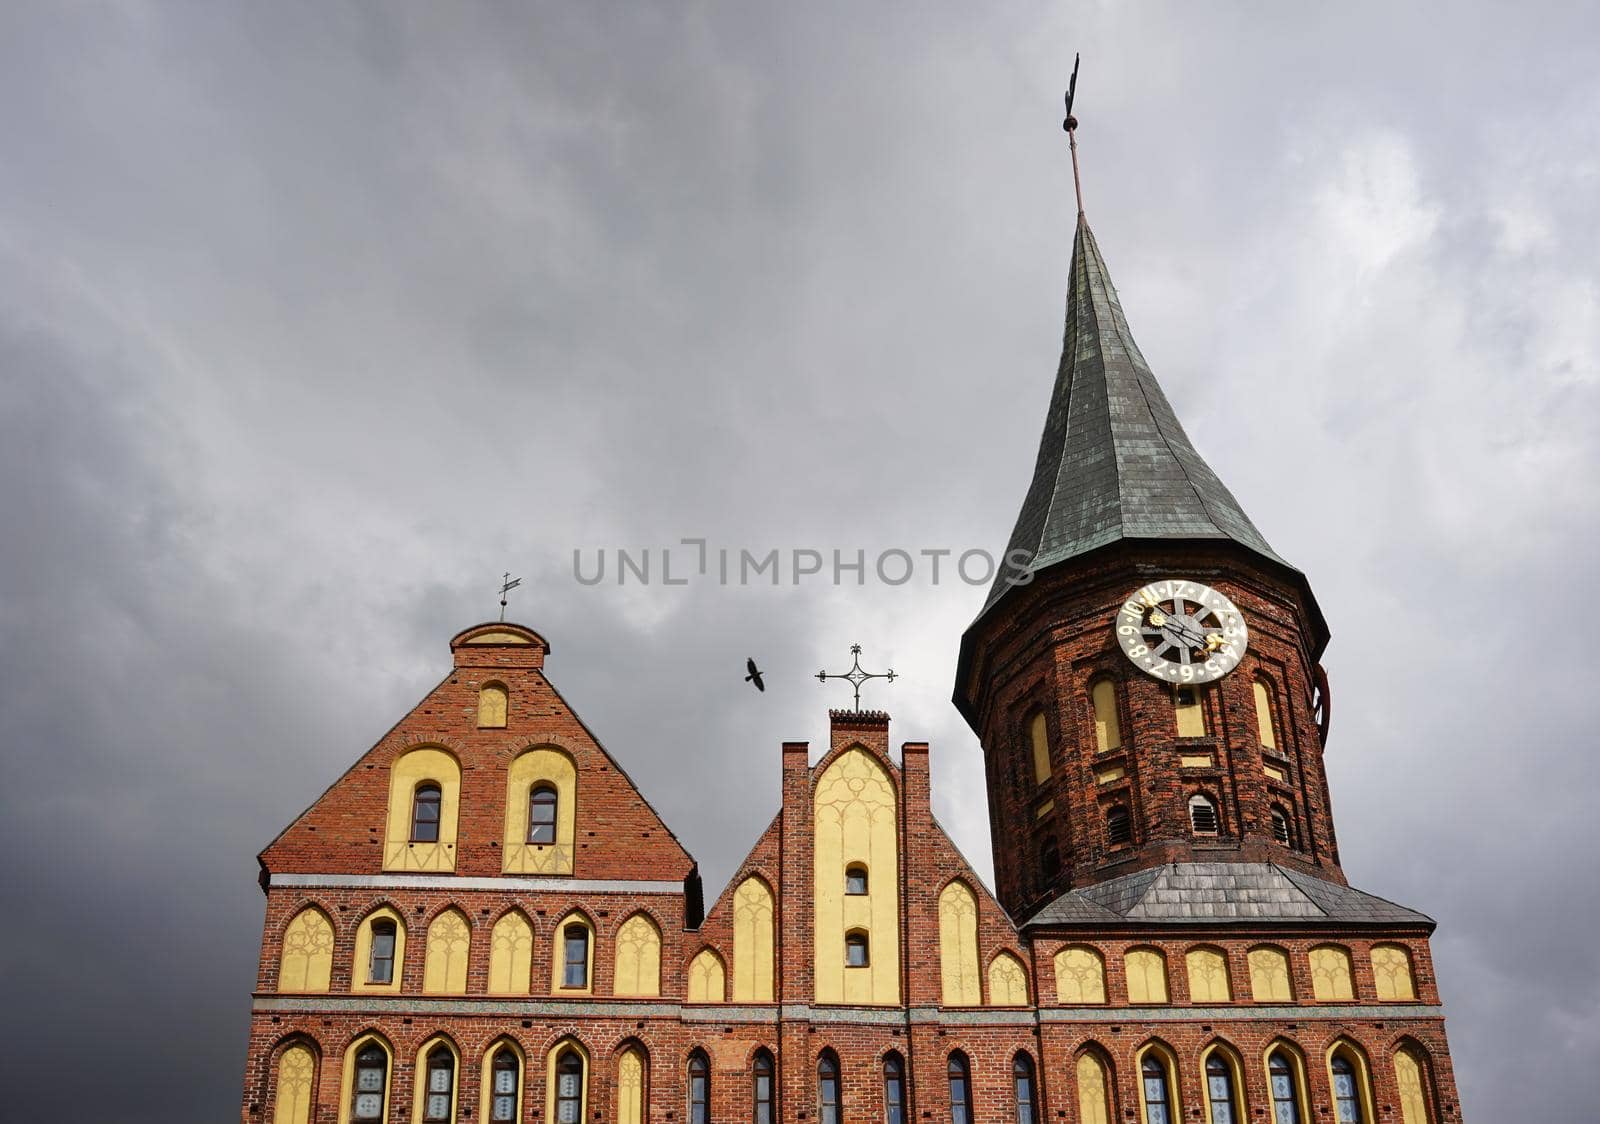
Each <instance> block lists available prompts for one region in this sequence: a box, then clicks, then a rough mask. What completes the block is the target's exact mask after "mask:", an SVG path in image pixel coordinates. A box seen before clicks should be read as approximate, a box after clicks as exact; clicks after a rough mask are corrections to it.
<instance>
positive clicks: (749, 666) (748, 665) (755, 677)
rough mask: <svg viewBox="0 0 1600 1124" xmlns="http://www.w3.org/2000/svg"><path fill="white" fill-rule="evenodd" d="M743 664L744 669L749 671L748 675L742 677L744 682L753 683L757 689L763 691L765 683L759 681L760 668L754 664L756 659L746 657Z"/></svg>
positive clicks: (765, 687)
mask: <svg viewBox="0 0 1600 1124" xmlns="http://www.w3.org/2000/svg"><path fill="white" fill-rule="evenodd" d="M744 666H745V670H747V671H748V672H750V674H749V675H746V676H745V677H744V681H745V682H746V683H754V684H755V685H756V690H758V691H765V690H766V689H767V685H766V684H765V683H763V682H762V681H761V669H760V668H758V667H757V666H756V661H755V660H749V659H747V660H745V661H744Z"/></svg>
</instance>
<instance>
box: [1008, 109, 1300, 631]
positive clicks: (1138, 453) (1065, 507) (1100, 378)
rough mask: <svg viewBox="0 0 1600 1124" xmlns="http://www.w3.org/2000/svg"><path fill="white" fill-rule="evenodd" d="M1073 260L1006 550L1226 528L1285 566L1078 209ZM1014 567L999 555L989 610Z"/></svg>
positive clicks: (1045, 563)
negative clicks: (1178, 405)
mask: <svg viewBox="0 0 1600 1124" xmlns="http://www.w3.org/2000/svg"><path fill="white" fill-rule="evenodd" d="M1069 122H1070V118H1069ZM1071 123H1073V124H1075V122H1071ZM1071 133H1072V129H1070V128H1069V129H1068V134H1069V136H1070V135H1071ZM1071 272H1072V284H1071V288H1070V290H1069V291H1068V294H1067V324H1066V338H1065V340H1064V342H1063V345H1062V352H1061V366H1060V369H1059V370H1058V372H1057V374H1056V384H1055V390H1054V392H1053V394H1052V395H1051V398H1050V412H1049V414H1048V415H1047V416H1046V417H1045V424H1044V436H1043V437H1042V438H1041V439H1040V441H1039V457H1038V460H1037V462H1036V463H1035V465H1034V470H1033V482H1032V483H1031V484H1030V485H1029V487H1028V494H1027V497H1026V498H1025V499H1024V500H1023V502H1022V511H1021V512H1020V513H1019V514H1018V516H1017V524H1016V528H1015V529H1014V530H1013V531H1012V532H1011V541H1010V543H1009V544H1008V546H1007V557H1013V555H1012V554H1011V552H1012V551H1022V552H1023V553H1024V554H1026V555H1029V556H1031V557H1032V559H1033V561H1032V563H1031V564H1030V565H1029V566H1028V569H1029V570H1030V571H1032V572H1038V571H1040V570H1043V569H1045V568H1047V567H1049V566H1052V565H1054V564H1055V563H1057V562H1061V561H1064V560H1066V559H1068V558H1072V557H1075V556H1077V555H1080V554H1086V553H1088V552H1089V551H1091V550H1094V549H1095V548H1097V547H1101V546H1105V545H1106V544H1108V543H1112V542H1116V541H1117V540H1119V539H1231V540H1233V541H1234V542H1237V543H1239V544H1240V545H1241V546H1244V547H1247V548H1249V549H1250V550H1252V551H1254V552H1255V553H1257V554H1259V555H1261V556H1263V557H1264V558H1267V559H1269V560H1271V561H1272V562H1275V563H1277V564H1278V565H1281V566H1288V563H1286V562H1284V560H1283V559H1282V558H1280V557H1278V555H1277V554H1276V553H1275V552H1274V551H1273V549H1272V547H1270V546H1268V545H1267V541H1266V539H1264V538H1263V537H1262V536H1261V532H1259V531H1257V530H1256V528H1255V525H1254V524H1253V523H1251V522H1250V519H1249V517H1248V516H1246V515H1245V513H1244V511H1243V510H1242V509H1241V508H1240V507H1239V503H1238V501H1237V500H1235V499H1234V498H1233V495H1232V493H1230V492H1229V491H1228V489H1227V488H1226V487H1225V486H1224V485H1223V483H1222V481H1221V480H1219V479H1218V478H1217V474H1216V473H1215V472H1213V471H1212V470H1211V466H1210V465H1208V464H1206V462H1205V461H1204V460H1203V459H1201V457H1200V454H1199V453H1197V452H1195V449H1194V446H1193V445H1192V444H1190V442H1189V437H1188V434H1186V433H1184V431H1183V426H1182V425H1180V424H1179V423H1178V418H1177V415H1175V414H1174V413H1173V412H1172V406H1171V404H1170V403H1168V401H1167V396H1166V395H1165V394H1164V393H1162V390H1161V386H1160V384H1158V383H1157V382H1156V377H1155V375H1154V374H1152V373H1151V371H1150V366H1149V364H1148V363H1146V362H1145V359H1144V356H1143V355H1142V354H1140V352H1139V345H1138V344H1136V343H1135V342H1134V340H1133V335H1132V333H1131V332H1130V331H1129V330H1128V322H1127V320H1126V319H1125V318H1124V316H1123V314H1122V304H1121V302H1120V301H1119V300H1118V299H1117V290H1116V289H1115V288H1114V287H1113V286H1112V284H1111V275H1110V273H1109V272H1108V271H1107V269H1106V263H1105V260H1104V259H1103V258H1102V257H1101V256H1100V247H1099V246H1098V245H1097V244H1096V243H1095V238H1094V233H1093V232H1092V231H1091V230H1090V229H1089V223H1088V220H1087V219H1085V218H1084V216H1083V213H1082V212H1081V211H1080V212H1079V214H1078V232H1077V237H1076V238H1075V239H1074V241H1073V246H1072V270H1071ZM1291 568H1292V567H1291ZM1014 574H1015V571H1014V570H1013V571H1008V570H1007V569H1006V568H1005V567H1001V570H1000V574H999V577H998V578H997V580H996V582H995V584H994V586H993V588H991V589H990V591H989V598H988V600H987V601H986V602H985V604H984V609H985V611H987V610H988V608H989V606H990V605H992V604H994V603H995V602H996V601H997V600H999V598H1000V595H1001V594H1002V593H1004V592H1005V590H1006V589H1007V588H1009V586H1008V584H1007V578H1008V577H1012V576H1014ZM980 615H981V614H980Z"/></svg>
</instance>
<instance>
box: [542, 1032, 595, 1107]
mask: <svg viewBox="0 0 1600 1124" xmlns="http://www.w3.org/2000/svg"><path fill="white" fill-rule="evenodd" d="M588 1109H589V1051H588V1050H586V1049H584V1047H583V1044H582V1043H581V1042H579V1041H578V1040H577V1039H575V1038H563V1039H562V1040H561V1041H560V1042H557V1043H556V1044H555V1046H554V1047H552V1048H551V1050H550V1053H549V1055H548V1056H547V1058H546V1061H545V1097H544V1118H545V1119H546V1120H549V1121H552V1122H553V1124H582V1122H583V1121H585V1120H587V1119H588V1117H589V1111H588Z"/></svg>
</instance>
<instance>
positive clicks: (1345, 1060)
mask: <svg viewBox="0 0 1600 1124" xmlns="http://www.w3.org/2000/svg"><path fill="white" fill-rule="evenodd" d="M1327 1066H1328V1085H1329V1087H1330V1089H1331V1090H1332V1092H1333V1119H1334V1122H1335V1124H1375V1122H1376V1120H1377V1116H1376V1115H1375V1113H1374V1111H1373V1103H1372V1076H1371V1073H1370V1071H1369V1070H1368V1068H1367V1056H1366V1054H1365V1053H1363V1052H1362V1051H1361V1049H1360V1047H1358V1046H1357V1045H1356V1044H1355V1043H1354V1042H1351V1041H1350V1040H1349V1039H1348V1038H1340V1039H1338V1040H1337V1041H1335V1042H1334V1044H1333V1045H1332V1046H1330V1047H1328V1054H1327Z"/></svg>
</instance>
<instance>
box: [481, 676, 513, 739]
mask: <svg viewBox="0 0 1600 1124" xmlns="http://www.w3.org/2000/svg"><path fill="white" fill-rule="evenodd" d="M510 700H511V696H510V694H509V693H508V692H507V691H506V689H505V687H504V686H503V685H501V684H499V683H485V684H484V685H483V686H482V687H480V688H478V725H479V726H480V727H483V728H484V729H499V728H502V727H504V726H505V724H506V709H507V705H508V704H509V702H510Z"/></svg>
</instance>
